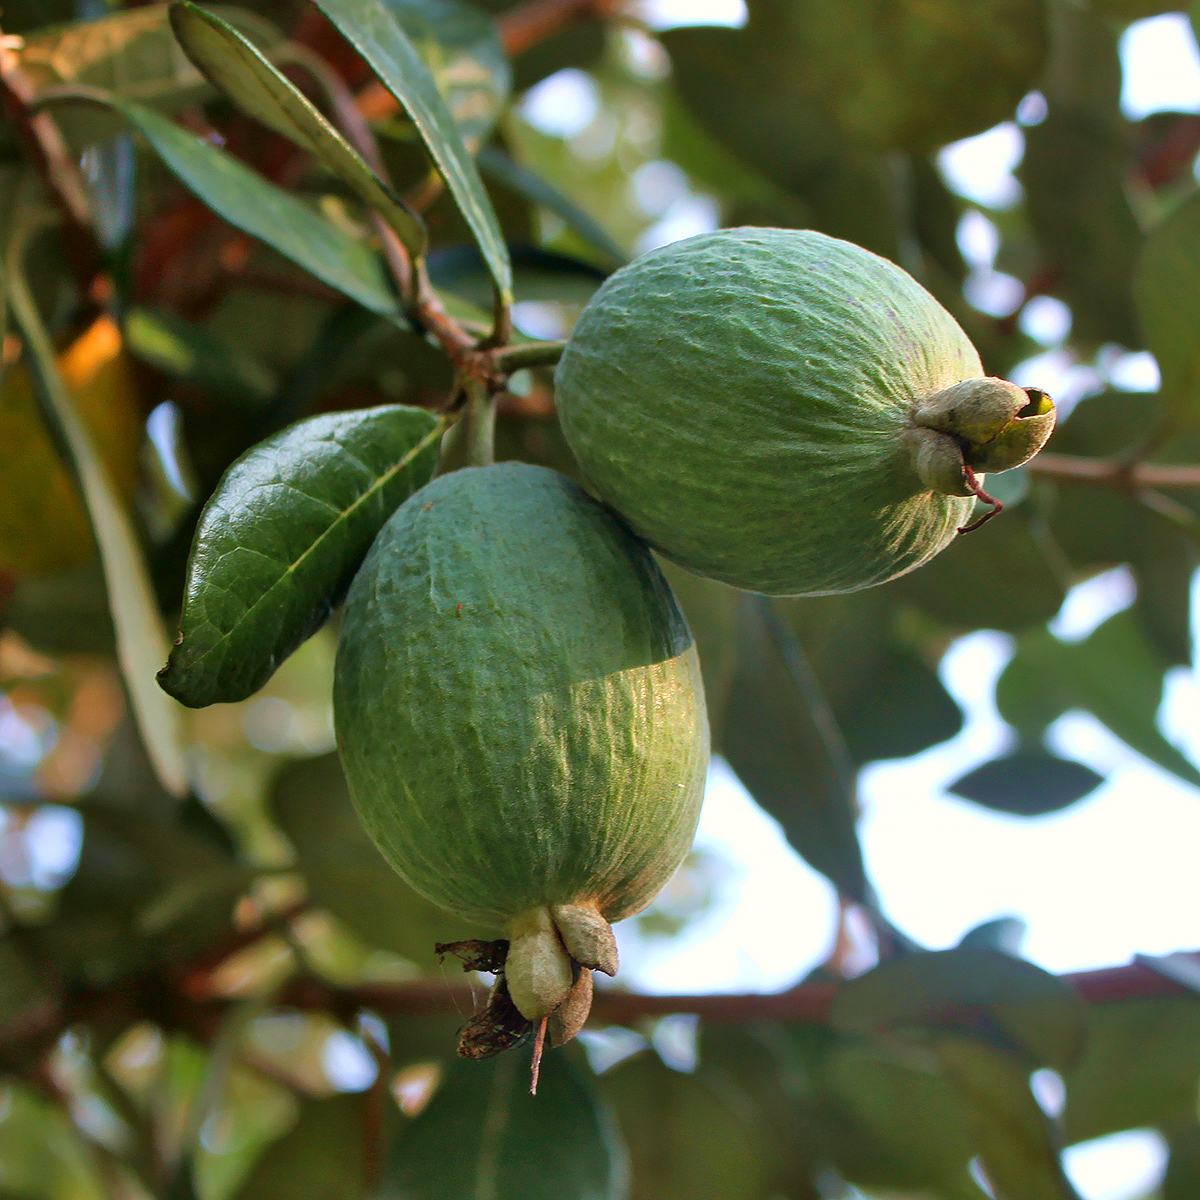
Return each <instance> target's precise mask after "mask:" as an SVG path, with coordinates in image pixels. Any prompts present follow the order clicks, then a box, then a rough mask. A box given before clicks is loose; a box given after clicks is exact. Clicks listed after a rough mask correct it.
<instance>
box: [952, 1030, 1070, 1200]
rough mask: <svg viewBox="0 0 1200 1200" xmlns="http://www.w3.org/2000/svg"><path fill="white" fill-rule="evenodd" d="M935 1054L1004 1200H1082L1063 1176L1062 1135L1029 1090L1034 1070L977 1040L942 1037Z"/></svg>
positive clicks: (999, 1194)
mask: <svg viewBox="0 0 1200 1200" xmlns="http://www.w3.org/2000/svg"><path fill="white" fill-rule="evenodd" d="M933 1046H934V1052H935V1054H936V1055H937V1058H938V1062H939V1063H940V1064H941V1067H942V1071H943V1073H944V1074H945V1076H946V1078H947V1079H949V1080H950V1082H951V1083H952V1084H953V1085H954V1088H955V1090H956V1091H957V1093H958V1095H959V1097H960V1099H961V1100H962V1104H963V1108H964V1109H965V1111H966V1115H967V1118H968V1120H969V1121H970V1123H971V1127H972V1132H973V1134H974V1141H975V1145H976V1147H977V1148H978V1150H979V1157H980V1159H981V1160H982V1162H983V1166H984V1170H985V1171H986V1173H987V1176H988V1180H989V1182H990V1183H991V1185H992V1189H993V1191H994V1192H995V1194H996V1195H997V1196H998V1197H1000V1198H1001V1200H1080V1197H1079V1194H1078V1193H1077V1192H1076V1191H1075V1189H1074V1188H1073V1187H1072V1186H1071V1183H1070V1180H1068V1179H1067V1176H1066V1173H1065V1172H1064V1171H1063V1167H1062V1162H1061V1160H1060V1159H1059V1155H1058V1149H1057V1140H1058V1139H1057V1134H1056V1132H1055V1130H1054V1128H1053V1126H1052V1125H1051V1123H1050V1121H1049V1120H1048V1118H1047V1117H1046V1115H1045V1113H1043V1112H1042V1110H1041V1108H1039V1107H1038V1102H1037V1100H1036V1099H1035V1098H1034V1095H1033V1092H1032V1090H1031V1089H1030V1086H1029V1067H1028V1065H1027V1064H1024V1063H1022V1062H1021V1061H1020V1060H1019V1059H1018V1058H1016V1057H1014V1056H1013V1055H1011V1054H1008V1053H1006V1052H1005V1051H1003V1050H998V1049H997V1048H996V1047H995V1046H990V1045H988V1044H987V1043H986V1042H982V1041H980V1040H979V1039H977V1038H973V1037H965V1036H962V1035H957V1034H955V1035H950V1034H942V1035H939V1036H938V1037H937V1038H935V1039H934V1043H933Z"/></svg>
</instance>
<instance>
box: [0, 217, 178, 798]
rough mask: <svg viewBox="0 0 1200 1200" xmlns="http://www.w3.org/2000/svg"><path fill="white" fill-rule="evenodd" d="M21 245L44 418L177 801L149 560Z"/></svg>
mask: <svg viewBox="0 0 1200 1200" xmlns="http://www.w3.org/2000/svg"><path fill="white" fill-rule="evenodd" d="M28 228H29V227H26V233H27V232H28ZM24 245H25V235H24V234H23V233H21V232H19V233H18V236H17V237H16V238H15V239H14V241H13V243H12V244H11V245H10V249H9V254H8V255H7V261H6V263H5V267H6V272H5V274H6V283H7V290H8V298H9V302H10V304H11V306H12V312H13V316H14V318H15V319H16V322H17V324H18V325H19V326H20V328H21V331H22V333H23V334H24V337H25V342H26V345H27V347H28V349H29V353H30V357H31V360H32V361H31V366H32V370H33V374H34V378H35V379H36V381H37V384H38V389H39V392H40V399H41V402H42V405H43V412H44V415H45V416H46V418H47V421H48V422H49V424H50V426H51V429H52V430H53V432H54V434H55V437H56V440H57V441H59V442H60V443H61V445H62V446H63V447H64V449H65V450H66V452H67V455H68V456H69V461H70V464H71V466H72V468H73V469H74V472H75V476H76V479H77V480H78V483H79V488H80V491H81V492H82V494H83V499H84V503H85V504H86V506H87V510H88V518H89V520H90V521H91V524H92V530H93V532H94V533H95V535H96V542H97V544H98V545H99V547H100V561H101V564H102V566H103V568H104V583H105V588H106V591H107V593H108V604H109V610H110V612H111V613H112V620H113V628H114V630H115V631H116V637H117V660H118V662H119V663H120V665H121V673H122V675H123V676H124V679H125V684H126V687H127V688H128V689H129V696H130V700H131V702H132V704H133V710H134V713H135V714H136V716H137V722H138V729H139V731H140V732H141V735H142V739H143V741H144V742H145V745H146V750H147V753H148V754H149V756H150V759H151V761H152V762H153V764H154V769H155V771H156V773H157V774H158V777H159V779H160V780H161V781H162V784H163V786H164V787H165V788H166V789H167V790H168V791H169V792H171V793H172V794H173V795H176V796H182V795H183V793H184V791H185V790H186V786H187V784H186V771H185V768H184V761H183V745H182V728H181V724H180V713H179V711H178V709H177V708H176V707H175V705H174V703H173V702H172V701H170V700H169V699H168V698H167V697H165V696H164V695H162V693H161V692H160V691H159V690H158V689H157V688H155V686H154V672H155V670H156V669H157V664H158V663H161V661H162V657H163V655H164V654H165V653H166V650H167V644H168V643H167V636H166V631H165V629H164V628H163V623H162V616H161V614H160V613H159V611H158V605H157V603H156V601H155V599H154V592H153V589H152V588H151V585H150V577H149V574H148V573H147V570H146V560H145V558H144V557H143V555H142V551H141V547H140V546H139V544H138V540H137V536H136V534H135V533H134V531H133V526H132V524H131V522H130V519H129V514H128V513H127V512H126V509H125V506H124V504H123V503H122V501H121V500H120V498H119V497H118V496H117V493H116V491H115V490H114V488H113V484H112V481H111V480H110V478H109V475H108V471H107V469H106V468H105V466H104V463H103V462H102V460H101V458H100V456H99V454H98V453H97V451H96V448H95V446H94V445H93V444H92V439H91V435H90V434H89V433H88V431H87V428H86V426H85V425H84V424H83V422H82V420H81V419H80V417H79V414H78V413H77V412H76V410H75V404H74V401H73V400H72V399H71V393H70V391H69V390H68V388H67V385H66V382H65V381H64V379H63V377H62V375H61V374H60V373H59V369H58V363H57V360H56V357H55V351H54V344H53V342H52V341H51V339H50V334H49V332H48V331H47V329H46V327H45V325H43V324H42V318H41V315H40V314H39V313H38V310H37V305H36V302H35V301H34V298H33V295H32V293H31V292H30V290H29V286H28V284H27V283H26V280H25V277H24V274H23V262H22V255H23V252H24Z"/></svg>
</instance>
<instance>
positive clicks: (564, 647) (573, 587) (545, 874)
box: [334, 463, 708, 1018]
mask: <svg viewBox="0 0 1200 1200" xmlns="http://www.w3.org/2000/svg"><path fill="white" fill-rule="evenodd" d="M334 705H335V718H336V725H337V737H338V747H339V750H340V752H341V756H342V761H343V764H344V766H345V770H346V776H347V779H348V780H349V783H350V788H351V792H352V795H353V798H354V803H355V806H356V808H357V809H358V813H359V816H360V817H361V819H362V822H363V825H364V826H365V827H366V829H367V831H368V832H369V833H370V834H371V836H372V837H373V838H374V840H375V842H376V844H377V845H378V846H379V848H380V850H381V851H382V852H383V854H384V856H385V857H386V858H387V859H388V860H389V861H390V862H391V864H392V866H393V867H395V869H396V870H397V871H398V872H399V873H400V874H401V875H402V876H403V877H404V879H405V880H407V881H408V883H409V884H410V885H411V886H412V887H414V888H415V889H416V890H417V891H418V892H420V893H421V894H422V895H424V896H426V897H428V898H429V899H430V900H433V901H434V902H436V903H437V904H440V905H442V906H443V907H444V908H446V909H449V910H450V911H452V912H454V913H457V914H459V915H460V916H462V917H465V918H467V919H468V920H471V921H476V922H479V923H481V924H485V925H489V926H493V927H508V928H509V936H510V937H514V938H515V937H518V935H519V929H518V926H520V927H521V928H524V925H526V924H528V925H530V928H531V929H532V927H533V925H535V924H538V923H540V925H545V926H546V929H547V930H551V926H550V925H549V924H547V921H548V919H549V918H548V917H547V916H546V914H547V913H548V912H550V910H552V909H554V910H555V919H556V920H557V921H558V926H559V929H560V932H561V931H565V932H563V936H564V937H565V939H566V944H567V947H568V949H569V950H570V951H571V952H572V954H573V955H574V956H575V958H576V960H577V961H581V962H585V965H589V966H591V965H594V964H595V963H599V964H601V969H609V967H607V966H605V965H604V963H605V951H604V949H603V947H601V948H600V949H598V950H597V949H595V948H590V946H589V944H588V942H587V937H586V930H585V931H584V932H582V933H580V934H579V935H578V936H574V935H573V934H572V932H571V931H572V929H573V928H574V927H575V926H574V924H573V923H572V922H571V921H570V920H569V919H566V918H569V917H570V913H571V912H573V911H575V910H574V909H571V910H569V911H566V910H564V911H565V913H566V916H565V918H564V917H563V916H560V915H559V914H558V910H557V908H556V906H563V905H568V906H572V905H581V906H582V907H583V909H584V910H585V917H586V913H587V912H589V911H594V912H598V913H599V914H600V916H601V917H603V918H604V919H606V920H608V921H612V920H617V919H618V918H620V917H624V916H628V915H630V914H632V913H635V912H638V911H639V910H640V909H642V908H644V907H645V906H646V905H647V904H648V903H649V902H650V901H651V900H652V899H653V898H654V896H655V895H656V894H657V893H658V891H659V889H660V888H661V887H662V885H663V884H664V883H665V882H666V880H667V879H668V878H669V876H670V875H671V874H672V872H673V871H674V870H675V868H676V867H677V866H678V865H679V863H680V862H681V861H682V859H683V857H684V855H685V854H686V853H687V850H688V848H689V846H690V845H691V841H692V835H693V833H694V831H695V825H696V820H697V817H698V814H699V807H700V801H701V795H702V790H703V786H704V779H705V771H706V767H707V763H708V724H707V720H706V717H705V711H704V696H703V689H702V685H701V682H700V670H699V662H698V659H697V655H696V650H695V646H694V644H693V641H692V637H691V634H690V632H689V631H688V628H687V625H686V623H685V622H684V620H683V617H682V615H681V613H680V611H679V609H678V606H677V605H676V603H675V599H674V597H673V596H672V594H671V591H670V589H669V587H668V586H667V584H666V582H665V581H664V580H663V578H662V575H661V574H660V573H659V571H658V568H657V567H656V566H655V564H654V562H653V560H652V558H651V557H650V554H649V552H648V551H647V550H646V548H645V547H644V546H643V545H642V544H641V543H640V542H639V541H638V540H637V539H636V538H634V537H633V536H632V535H631V534H630V533H629V532H628V531H627V530H626V529H625V528H624V527H623V526H622V525H620V524H619V523H618V522H616V521H615V520H614V519H613V518H612V517H611V515H610V514H609V513H608V512H607V511H606V510H605V509H604V508H603V507H602V506H601V505H599V504H598V503H596V502H595V501H594V500H592V499H591V498H590V497H589V496H587V495H586V494H585V493H584V492H583V491H581V490H580V489H579V488H578V487H576V486H575V485H574V484H573V483H571V482H570V481H568V480H566V479H564V478H563V477H562V476H560V475H558V474H556V473H555V472H553V471H548V470H545V469H543V468H540V467H531V466H526V465H523V464H516V463H508V464H503V465H500V466H494V467H483V468H469V469H465V470H461V471H455V472H453V473H451V474H449V475H445V476H442V477H440V478H438V479H435V480H434V481H433V482H431V483H430V484H428V485H427V486H426V487H424V488H422V489H421V490H420V491H419V492H417V493H415V494H414V495H413V496H412V497H410V498H409V499H408V500H407V501H406V502H405V503H404V504H403V505H402V506H401V507H400V508H399V509H398V510H397V512H396V513H395V514H394V516H393V517H392V518H391V520H390V521H389V522H388V524H387V525H386V526H385V527H384V528H383V530H382V532H381V533H380V535H379V537H378V538H377V539H376V541H375V544H374V546H373V547H372V549H371V552H370V554H369V555H368V557H367V559H366V562H365V563H364V565H363V567H362V569H361V570H360V571H359V573H358V575H357V577H356V578H355V581H354V584H353V585H352V587H351V589H350V593H349V596H348V598H347V601H346V608H345V617H344V620H343V623H342V629H341V635H340V640H339V643H338V657H337V670H336V678H335V683H334ZM522 914H524V915H522ZM529 914H533V915H532V916H530V915H529ZM516 917H521V920H520V921H519V922H517V923H516V924H513V919H514V918H516ZM585 924H586V921H585ZM598 925H599V926H600V927H601V932H603V930H604V929H605V928H606V927H605V926H604V925H603V922H602V921H601V922H599V923H598ZM537 936H538V937H541V936H542V935H541V934H540V933H539V934H538V935H537ZM531 937H532V935H531ZM550 941H551V942H553V934H552V930H551V936H550ZM515 944H516V943H514V945H515ZM531 944H532V942H531ZM585 960H593V961H585ZM563 961H564V962H566V960H563ZM611 967H612V969H615V958H614V959H613V962H612V963H611ZM568 968H569V963H567V965H566V966H564V967H561V968H556V969H561V970H562V971H566V974H565V977H564V978H565V985H567V986H569V985H570V982H571V975H570V971H569V969H568ZM538 969H540V967H539V968H538ZM528 973H529V972H526V974H528ZM510 983H512V984H513V993H514V999H517V1002H518V1004H519V1005H520V1006H521V1007H522V1011H524V1012H525V1015H526V1016H527V1017H531V1018H532V1016H533V1015H534V1013H533V1010H534V1009H535V1008H537V1007H538V1005H537V1002H535V1001H534V1000H529V1001H528V1002H527V1003H523V1002H522V1000H521V998H520V997H519V996H518V988H517V985H516V982H515V980H514V978H513V967H512V960H511V957H510ZM540 986H542V985H540V984H534V985H530V987H527V988H526V991H529V990H530V988H532V989H533V990H537V987H540ZM546 988H548V989H549V991H551V992H553V991H554V990H555V988H557V989H558V991H561V987H560V986H559V985H558V984H554V985H553V986H551V985H546ZM556 994H557V993H556ZM542 1007H543V1008H544V1007H545V1006H544V1005H543V1006H542ZM539 1015H540V1010H539Z"/></svg>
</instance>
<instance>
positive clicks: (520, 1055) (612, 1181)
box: [379, 1047, 627, 1200]
mask: <svg viewBox="0 0 1200 1200" xmlns="http://www.w3.org/2000/svg"><path fill="white" fill-rule="evenodd" d="M529 1069H530V1052H529V1048H528V1047H525V1048H523V1049H520V1050H514V1051H510V1052H508V1053H506V1054H501V1055H499V1056H497V1057H495V1058H490V1059H485V1060H483V1061H479V1062H471V1061H467V1060H464V1059H458V1060H456V1061H455V1063H454V1064H453V1065H452V1066H451V1067H450V1068H449V1070H448V1071H447V1073H446V1077H445V1079H444V1080H443V1081H442V1083H441V1086H440V1087H439V1088H438V1090H437V1091H436V1092H435V1093H434V1096H433V1099H432V1100H431V1101H430V1102H429V1106H428V1107H427V1108H425V1109H424V1110H423V1111H422V1113H421V1114H420V1116H418V1117H417V1119H416V1120H415V1121H413V1123H412V1125H411V1126H409V1127H408V1128H407V1129H406V1130H404V1131H403V1132H402V1133H401V1135H400V1137H399V1138H398V1139H397V1141H396V1144H395V1146H394V1147H393V1149H392V1152H391V1155H390V1157H389V1161H388V1164H387V1167H386V1168H385V1170H384V1179H383V1186H382V1188H381V1189H380V1193H379V1194H380V1198H381V1200H462V1198H463V1197H466V1196H493V1197H496V1198H497V1200H499V1198H500V1197H502V1196H503V1197H508V1196H512V1197H517V1196H519V1197H521V1198H522V1200H621V1197H623V1196H624V1195H625V1194H626V1178H627V1175H626V1159H625V1148H624V1146H623V1145H622V1144H621V1141H620V1138H619V1136H618V1134H617V1131H616V1129H615V1127H614V1125H613V1123H612V1121H611V1119H610V1117H609V1116H608V1113H607V1112H606V1111H605V1110H604V1108H602V1107H601V1105H600V1102H599V1100H598V1098H597V1096H596V1094H595V1090H594V1088H593V1086H592V1084H591V1082H590V1081H589V1080H588V1078H587V1077H586V1075H585V1074H584V1071H583V1070H582V1069H581V1068H580V1067H579V1066H577V1065H576V1064H575V1062H574V1061H573V1060H572V1056H571V1055H570V1054H569V1053H566V1052H564V1051H562V1050H551V1051H549V1052H547V1054H546V1056H545V1058H543V1060H542V1066H541V1074H540V1077H539V1079H538V1092H537V1095H536V1096H531V1095H530V1094H529Z"/></svg>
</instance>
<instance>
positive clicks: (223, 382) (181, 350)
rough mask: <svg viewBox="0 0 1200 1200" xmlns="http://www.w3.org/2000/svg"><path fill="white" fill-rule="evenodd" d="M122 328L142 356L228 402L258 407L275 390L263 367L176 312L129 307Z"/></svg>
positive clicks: (251, 408)
mask: <svg viewBox="0 0 1200 1200" xmlns="http://www.w3.org/2000/svg"><path fill="white" fill-rule="evenodd" d="M355 311H356V312H358V311H361V310H359V309H356V310H355ZM124 333H125V345H126V346H127V347H128V348H129V350H130V352H131V353H133V354H135V355H136V356H137V357H138V358H140V359H141V360H142V362H144V363H147V364H148V365H150V366H152V367H154V368H155V369H157V370H159V371H163V372H164V373H166V374H168V375H176V376H178V377H179V378H181V379H187V380H189V381H190V382H192V383H194V384H196V386H197V387H199V388H200V389H201V390H202V391H204V392H205V393H207V394H208V395H209V396H211V397H212V398H213V399H214V400H217V401H221V402H224V403H226V404H228V405H229V406H230V407H232V408H239V409H243V410H247V411H249V412H260V411H261V410H262V408H263V405H264V404H265V403H266V402H267V401H268V400H269V399H270V398H271V397H272V396H273V395H274V393H275V388H276V379H275V375H274V373H273V372H272V371H271V370H270V369H269V368H267V367H266V366H264V365H263V364H262V363H261V362H259V361H258V360H257V359H254V358H251V357H250V356H249V355H248V354H244V353H242V351H241V350H239V349H238V347H237V346H235V345H232V344H231V343H229V342H228V341H226V340H225V339H224V338H222V337H220V336H219V335H217V334H215V333H213V332H211V331H210V330H208V329H206V328H205V327H204V326H203V325H198V324H196V323H194V322H192V321H189V320H187V319H186V318H184V317H181V316H179V315H178V314H176V313H171V312H166V311H157V310H156V311H153V312H152V311H151V310H149V309H146V308H131V309H130V310H129V311H128V313H126V315H125V327H124Z"/></svg>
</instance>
